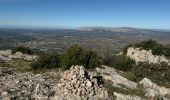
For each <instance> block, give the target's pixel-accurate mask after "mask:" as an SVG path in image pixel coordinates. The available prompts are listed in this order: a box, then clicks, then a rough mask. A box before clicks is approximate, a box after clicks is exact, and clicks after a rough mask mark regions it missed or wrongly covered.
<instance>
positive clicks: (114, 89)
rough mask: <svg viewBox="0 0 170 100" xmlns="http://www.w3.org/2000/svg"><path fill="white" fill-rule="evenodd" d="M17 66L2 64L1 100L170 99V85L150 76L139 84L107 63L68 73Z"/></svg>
mask: <svg viewBox="0 0 170 100" xmlns="http://www.w3.org/2000/svg"><path fill="white" fill-rule="evenodd" d="M133 54H135V53H131V55H133ZM145 54H148V53H145ZM0 55H1V56H0V58H3V59H1V60H0V61H2V62H0V63H4V62H8V61H10V60H13V59H14V58H17V57H18V58H20V59H24V60H28V59H26V58H30V56H29V55H23V54H21V53H17V54H14V55H12V56H10V54H8V53H6V52H1V53H0ZM5 55H6V56H5ZM7 55H9V56H7ZM16 55H17V56H16ZM129 55H130V53H129ZM145 56H146V55H145ZM11 57H13V58H11ZM131 57H134V56H131ZM137 57H138V58H140V59H144V58H141V57H140V56H137ZM4 58H5V59H7V60H5V59H4ZM33 58H34V57H33ZM135 58H136V56H135ZM31 59H32V56H31V58H30V60H31ZM14 69H15V68H14V67H13V68H10V67H8V66H6V67H0V100H114V99H115V100H157V99H158V100H170V89H169V88H166V87H162V86H158V85H157V84H155V83H153V82H152V81H151V80H150V79H148V78H144V79H142V80H141V81H140V82H138V83H136V82H133V81H130V80H128V79H127V78H125V77H124V76H125V73H124V72H121V71H118V70H116V69H114V68H111V67H108V66H105V65H101V67H99V68H96V69H95V70H93V71H89V70H86V69H85V68H84V67H83V66H78V65H76V66H72V67H71V68H70V69H69V70H66V71H64V72H63V71H60V70H59V69H56V70H48V71H46V72H44V73H33V72H31V71H29V72H21V71H16V70H14Z"/></svg>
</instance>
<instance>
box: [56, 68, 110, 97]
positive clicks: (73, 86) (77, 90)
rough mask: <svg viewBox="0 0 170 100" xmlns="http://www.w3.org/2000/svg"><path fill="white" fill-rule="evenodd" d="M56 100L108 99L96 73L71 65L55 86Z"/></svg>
mask: <svg viewBox="0 0 170 100" xmlns="http://www.w3.org/2000/svg"><path fill="white" fill-rule="evenodd" d="M56 91H57V92H58V93H56V96H55V99H56V100H98V99H102V100H103V99H108V93H107V91H106V90H105V88H104V87H103V86H102V85H101V84H100V81H99V79H98V76H97V75H96V74H93V73H90V72H87V71H86V70H85V69H84V67H83V66H72V67H71V68H70V70H67V71H65V72H64V73H63V76H62V78H61V80H60V82H59V83H58V85H57V87H56Z"/></svg>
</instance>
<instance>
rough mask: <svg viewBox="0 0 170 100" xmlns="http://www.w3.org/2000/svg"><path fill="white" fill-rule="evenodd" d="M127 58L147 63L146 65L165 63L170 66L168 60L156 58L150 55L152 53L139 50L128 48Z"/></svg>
mask: <svg viewBox="0 0 170 100" xmlns="http://www.w3.org/2000/svg"><path fill="white" fill-rule="evenodd" d="M127 56H128V57H130V58H131V59H133V60H135V61H136V63H137V64H138V62H148V63H161V62H166V63H168V64H169V65H170V60H168V59H167V58H166V57H164V56H163V55H162V56H156V55H153V54H152V51H151V50H149V51H146V50H140V48H133V47H130V48H128V49H127Z"/></svg>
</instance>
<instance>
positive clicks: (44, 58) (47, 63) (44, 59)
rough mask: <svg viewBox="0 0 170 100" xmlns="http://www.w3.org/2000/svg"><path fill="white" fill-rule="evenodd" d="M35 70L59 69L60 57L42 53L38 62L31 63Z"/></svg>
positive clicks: (55, 54)
mask: <svg viewBox="0 0 170 100" xmlns="http://www.w3.org/2000/svg"><path fill="white" fill-rule="evenodd" d="M31 66H32V68H33V70H35V71H36V70H42V69H52V68H57V67H59V55H58V54H57V53H54V54H45V53H42V54H40V55H39V56H38V58H37V60H36V61H34V62H33V63H31Z"/></svg>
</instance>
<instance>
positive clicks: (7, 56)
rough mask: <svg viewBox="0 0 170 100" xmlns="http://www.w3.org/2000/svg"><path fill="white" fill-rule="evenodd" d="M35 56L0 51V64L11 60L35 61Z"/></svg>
mask: <svg viewBox="0 0 170 100" xmlns="http://www.w3.org/2000/svg"><path fill="white" fill-rule="evenodd" d="M36 58H37V56H35V55H27V54H23V53H21V52H16V53H15V54H12V53H11V50H1V51H0V62H7V61H10V60H12V59H24V60H28V61H31V60H35V59H36Z"/></svg>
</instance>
